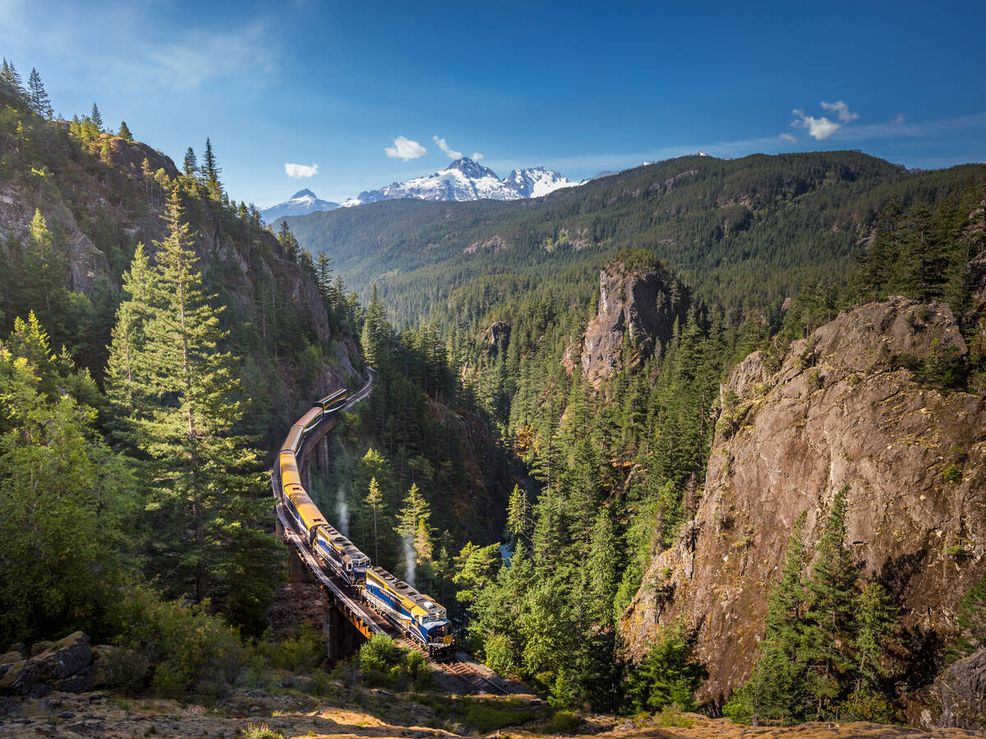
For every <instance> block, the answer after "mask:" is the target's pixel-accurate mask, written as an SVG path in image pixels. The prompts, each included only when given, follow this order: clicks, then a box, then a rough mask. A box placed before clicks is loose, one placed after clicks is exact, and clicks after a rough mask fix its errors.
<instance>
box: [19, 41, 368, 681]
mask: <svg viewBox="0 0 986 739" xmlns="http://www.w3.org/2000/svg"><path fill="white" fill-rule="evenodd" d="M196 160H197V157H196V154H195V152H194V151H193V150H192V149H191V148H190V149H189V150H188V153H187V155H186V157H185V161H184V166H183V169H182V170H179V169H178V168H176V167H175V165H174V164H173V162H172V161H171V160H170V159H169V158H168V157H166V156H164V155H163V154H161V153H159V152H157V151H155V150H154V149H152V148H151V147H149V146H147V145H146V144H143V143H140V142H139V141H137V140H135V138H134V136H133V134H132V133H131V131H130V130H129V128H128V126H127V125H126V124H125V123H121V124H120V126H119V129H118V132H116V133H113V132H110V131H108V130H107V128H106V126H105V125H104V123H103V121H102V120H101V115H100V113H99V110H98V108H97V107H96V106H95V105H94V106H93V109H92V111H90V112H89V113H87V114H86V115H84V116H76V117H74V118H73V120H71V121H65V120H54V119H53V118H52V112H51V104H50V102H48V100H47V95H46V93H45V92H44V87H43V84H42V82H41V80H40V76H38V75H37V74H36V73H33V74H32V75H31V80H30V83H29V85H28V86H27V88H25V87H24V86H22V84H21V80H20V77H19V75H18V74H17V72H16V70H15V69H14V68H13V67H12V66H10V64H9V63H8V62H7V61H6V60H4V62H3V65H2V68H0V264H2V266H3V269H2V270H0V539H2V540H3V546H2V549H0V633H2V634H3V641H4V643H5V644H4V646H9V645H11V644H13V643H15V642H22V643H23V642H28V643H30V642H31V641H37V640H39V639H41V638H47V637H51V636H55V637H60V636H62V635H64V634H65V633H67V632H69V631H71V630H73V629H85V630H86V631H87V633H88V634H91V635H92V636H93V637H94V638H97V639H102V640H106V641H109V640H113V641H114V642H115V643H116V644H118V645H120V646H121V647H123V648H126V649H130V650H132V651H131V652H129V654H130V657H128V658H125V659H130V660H131V661H132V662H133V665H134V670H136V671H137V672H139V673H140V674H137V675H136V677H133V675H134V674H136V673H131V677H132V678H133V680H134V684H133V686H134V687H136V688H140V687H142V683H143V680H144V676H145V674H146V675H147V680H148V681H150V682H151V683H152V684H153V685H154V686H155V688H156V689H158V690H160V691H161V692H162V693H167V694H181V693H184V692H186V691H190V692H205V693H218V692H221V691H222V690H224V689H225V688H226V687H227V686H228V685H229V684H231V682H232V681H234V680H235V679H236V677H237V675H238V674H239V672H240V671H241V670H242V669H243V668H244V666H245V665H246V663H247V661H248V659H250V655H249V653H248V651H247V649H246V647H245V646H244V644H243V643H242V642H241V641H240V638H239V635H238V634H239V633H242V634H245V635H251V636H259V635H261V634H262V633H263V632H264V631H265V629H266V628H267V609H268V606H269V605H270V603H271V600H272V598H273V596H274V593H275V591H276V589H277V588H278V587H279V586H280V584H281V582H282V579H283V562H284V551H283V549H282V547H281V544H280V542H279V541H278V540H277V539H275V537H274V536H273V535H272V523H273V519H272V504H271V502H270V492H269V482H268V481H267V472H266V469H267V464H266V461H267V459H268V458H269V456H268V455H269V448H270V446H271V445H272V444H273V443H276V442H277V441H279V440H280V439H281V438H283V434H284V431H285V429H286V428H287V426H288V424H289V423H290V422H291V421H292V420H293V419H294V418H296V417H297V414H298V408H299V407H308V404H310V402H311V398H312V397H313V396H315V395H316V394H318V393H319V392H322V391H324V390H325V389H326V388H327V387H335V386H337V385H338V384H340V383H349V384H352V385H354V386H355V385H356V384H359V383H361V382H362V381H363V378H364V376H365V372H364V369H363V360H362V356H361V353H360V351H359V348H358V343H357V339H356V336H357V321H358V310H357V307H356V304H355V302H353V299H352V298H351V297H348V296H345V295H341V294H340V293H341V292H343V291H342V290H339V291H336V290H333V285H330V284H329V281H328V279H327V276H326V275H325V273H324V270H323V272H322V274H321V275H320V274H319V270H318V265H317V264H316V263H315V262H314V261H313V260H312V259H311V257H310V256H309V255H307V254H306V253H304V252H303V251H302V250H301V249H299V248H298V247H297V243H296V242H294V241H293V240H292V239H291V238H290V236H289V235H287V234H284V235H282V238H281V239H280V241H279V240H278V239H277V238H276V237H275V236H274V235H273V234H272V233H271V232H269V231H268V230H266V229H264V228H262V227H261V224H260V218H259V214H258V213H257V211H256V210H255V209H253V208H249V207H247V206H246V205H245V204H242V203H240V204H236V203H234V202H233V201H232V200H231V199H230V197H229V195H228V194H227V192H226V189H225V187H224V185H223V182H222V179H221V175H220V173H221V169H220V165H219V163H218V158H217V156H216V154H215V152H214V150H213V148H212V145H211V143H210V142H209V141H208V140H206V142H205V147H204V150H203V151H202V162H201V165H200V164H198V163H197V161H196ZM320 277H321V278H322V279H319V278H320ZM335 287H338V285H336V286H335ZM234 627H235V628H237V629H239V630H240V631H239V632H237V631H236V630H234ZM140 665H143V667H142V668H141V667H140ZM148 667H150V668H151V670H152V671H153V672H152V673H151V672H148ZM5 670H6V668H5ZM141 670H142V672H141ZM16 676H17V673H16V671H15V672H14V673H11V674H8V675H7V677H6V680H7V683H9V682H10V680H12V679H15V678H16ZM5 687H9V685H5Z"/></svg>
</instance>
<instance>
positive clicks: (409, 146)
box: [383, 136, 428, 162]
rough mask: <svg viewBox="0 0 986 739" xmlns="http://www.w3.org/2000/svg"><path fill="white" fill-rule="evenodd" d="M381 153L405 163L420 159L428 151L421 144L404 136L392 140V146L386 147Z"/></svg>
mask: <svg viewBox="0 0 986 739" xmlns="http://www.w3.org/2000/svg"><path fill="white" fill-rule="evenodd" d="M383 151H384V153H385V154H386V155H387V156H389V157H390V158H391V159H403V160H404V161H405V162H409V161H411V160H412V159H420V158H421V157H423V156H424V155H425V154H427V153H428V150H427V149H426V148H424V147H423V146H422V145H421V144H419V143H418V142H417V141H412V140H411V139H409V138H407V137H406V136H398V137H397V138H396V139H394V145H393V146H388V147H386V148H385V149H384V150H383Z"/></svg>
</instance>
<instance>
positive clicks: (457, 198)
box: [342, 157, 582, 208]
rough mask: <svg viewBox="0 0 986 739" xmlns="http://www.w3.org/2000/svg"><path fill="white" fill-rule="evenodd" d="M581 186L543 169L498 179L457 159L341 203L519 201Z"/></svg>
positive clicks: (479, 166)
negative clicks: (401, 200) (425, 172)
mask: <svg viewBox="0 0 986 739" xmlns="http://www.w3.org/2000/svg"><path fill="white" fill-rule="evenodd" d="M580 184H582V183H581V182H573V181H572V180H569V179H568V178H567V177H564V176H563V175H560V174H558V173H557V172H552V171H551V170H548V169H544V168H543V167H535V168H533V169H515V170H514V171H513V172H511V173H510V175H509V176H507V177H505V178H503V179H500V178H499V177H498V176H497V174H496V172H494V171H493V170H492V169H490V168H489V167H484V166H483V165H482V164H479V163H478V162H475V161H473V160H472V159H470V158H469V157H463V158H462V159H456V160H455V161H454V162H452V163H451V164H450V165H449V166H448V167H446V168H445V169H440V170H438V171H437V172H434V173H433V174H430V175H427V176H425V177H415V178H414V179H411V180H408V181H407V182H395V183H393V184H392V185H387V186H386V187H382V188H380V189H379V190H367V191H366V192H361V193H360V194H359V195H357V196H356V197H355V198H347V199H346V200H344V201H343V202H342V206H343V207H344V208H348V207H352V206H354V205H363V204H364V203H376V202H378V201H380V200H400V199H405V198H411V199H415V200H441V201H450V202H461V201H465V200H520V199H522V198H539V197H541V196H542V195H547V194H548V193H549V192H553V191H555V190H559V189H561V188H563V187H575V186H576V185H580Z"/></svg>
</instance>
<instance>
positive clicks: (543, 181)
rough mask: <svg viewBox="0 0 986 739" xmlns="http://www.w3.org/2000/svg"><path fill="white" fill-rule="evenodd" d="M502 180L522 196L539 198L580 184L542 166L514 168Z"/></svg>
mask: <svg viewBox="0 0 986 739" xmlns="http://www.w3.org/2000/svg"><path fill="white" fill-rule="evenodd" d="M502 182H503V183H504V184H505V185H507V187H509V188H510V189H512V190H513V191H514V192H516V193H517V194H518V195H520V197H522V198H540V197H542V196H544V195H547V194H548V193H549V192H554V191H555V190H561V189H563V188H566V187H577V186H579V185H581V184H582V183H581V182H573V181H572V180H570V179H568V178H567V177H566V176H565V175H561V174H558V173H557V172H555V171H553V170H550V169H545V168H544V167H531V168H529V169H515V170H514V171H513V172H511V173H510V174H508V175H507V176H506V177H504V178H503V180H502Z"/></svg>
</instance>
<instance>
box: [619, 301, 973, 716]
mask: <svg viewBox="0 0 986 739" xmlns="http://www.w3.org/2000/svg"><path fill="white" fill-rule="evenodd" d="M966 351H967V348H966V344H965V341H964V339H963V337H962V335H961V334H960V332H959V330H958V327H957V324H956V321H955V319H954V317H953V315H952V312H951V310H950V308H949V307H948V306H947V305H945V304H944V303H928V304H925V303H919V302H917V301H914V300H909V299H904V298H893V299H890V300H888V301H885V302H880V303H869V304H865V305H862V306H859V307H857V308H855V309H853V310H850V311H848V312H845V313H843V314H841V315H840V316H838V317H837V318H836V319H835V320H833V321H831V322H830V323H828V324H825V325H824V326H822V327H820V328H819V329H817V330H816V331H815V332H813V333H812V334H811V336H809V337H808V338H807V339H803V340H800V341H796V342H794V343H793V344H792V345H791V347H790V348H789V349H788V350H787V352H786V354H785V355H784V356H783V359H782V361H781V364H780V367H779V368H777V369H776V370H775V369H774V368H773V367H771V366H769V362H768V358H767V357H766V356H764V355H763V354H761V353H759V352H755V353H753V354H751V355H749V356H748V357H747V358H746V359H745V360H744V361H743V362H741V363H740V364H739V365H738V366H737V367H736V368H735V369H734V370H733V371H732V373H731V375H730V377H729V379H728V381H727V382H726V383H725V384H724V385H723V387H722V390H721V401H720V405H721V415H720V418H719V423H718V426H717V433H716V437H715V440H714V443H713V447H712V452H711V455H710V458H709V462H708V471H707V478H706V484H705V490H704V494H703V495H702V497H701V500H700V502H699V503H698V508H697V511H696V513H695V515H694V518H693V519H692V520H691V521H689V522H687V523H686V524H685V525H684V527H683V530H682V532H681V534H680V537H679V539H678V541H677V543H676V544H675V545H674V546H672V547H671V548H669V549H667V550H665V551H664V552H661V553H659V554H657V555H656V556H654V558H653V559H652V561H651V564H650V568H649V570H648V572H647V573H646V574H645V576H644V579H643V583H644V584H643V586H642V587H641V589H640V591H639V592H638V594H637V595H636V597H635V598H634V600H633V602H632V603H631V605H630V607H629V608H628V609H627V610H626V612H625V613H624V614H623V617H622V619H621V631H622V633H623V637H624V638H625V640H626V644H627V648H628V651H629V652H630V654H631V655H640V654H642V653H643V652H644V651H645V650H646V647H647V644H648V643H649V639H650V638H651V637H652V635H653V634H654V633H655V629H656V628H657V627H660V626H665V625H668V624H672V623H676V622H684V623H685V624H687V625H688V626H689V627H691V628H693V629H694V630H695V632H696V638H697V642H696V653H697V656H698V658H699V659H700V660H701V661H702V662H703V663H704V664H705V666H706V667H707V669H708V672H709V676H708V680H707V681H706V682H705V683H704V685H703V687H702V689H701V693H700V695H701V697H702V698H704V699H706V700H710V701H712V702H718V701H720V700H722V699H723V698H724V697H725V696H727V695H728V694H729V693H730V691H731V690H733V689H734V688H736V687H737V686H738V685H739V684H740V683H741V682H742V680H743V679H744V678H745V677H747V676H748V675H749V673H750V669H751V667H752V665H753V663H754V661H755V659H756V657H757V643H758V641H759V640H760V638H761V635H762V633H763V623H764V616H765V614H766V601H767V598H766V596H767V593H768V592H769V590H770V588H771V587H772V585H773V584H774V583H775V582H776V580H777V578H778V576H779V567H780V563H781V561H782V558H783V555H784V552H785V549H786V545H787V541H788V537H789V535H790V533H791V529H792V526H793V524H794V521H795V520H796V519H797V518H798V516H799V515H801V514H805V515H806V516H807V519H806V532H807V538H808V541H809V544H810V543H811V542H813V541H815V540H817V538H818V536H819V532H820V526H821V524H822V522H823V520H824V517H825V512H826V510H827V508H828V506H829V504H830V501H831V499H832V497H833V496H834V494H835V492H836V491H837V490H838V489H839V488H841V487H843V486H848V489H849V493H848V503H849V505H848V516H847V521H846V523H847V530H848V540H849V542H851V544H852V546H853V548H854V551H855V552H856V556H857V559H858V561H859V562H860V564H861V566H862V567H863V573H864V575H866V576H869V577H871V578H873V579H876V580H877V581H879V582H880V583H881V584H883V585H884V587H886V588H887V590H888V591H889V592H890V594H891V596H892V597H893V598H894V599H895V600H896V601H897V602H898V603H899V604H900V606H901V607H902V623H903V626H904V629H905V632H906V633H905V634H904V641H905V644H906V647H905V648H906V652H907V655H908V656H907V659H908V660H909V662H908V665H909V668H908V671H907V673H908V675H909V680H910V682H911V684H910V685H909V686H908V688H909V689H910V690H919V689H921V688H922V687H924V686H925V685H927V683H928V682H930V680H931V679H932V678H933V677H934V675H935V673H936V672H937V670H938V669H940V667H941V664H942V660H943V645H945V644H947V643H948V642H949V641H950V640H951V639H952V638H954V636H955V634H956V632H957V628H958V627H957V621H956V618H957V615H956V614H957V610H958V607H959V601H960V600H961V598H962V596H963V594H964V593H965V592H966V590H967V589H968V588H969V587H970V586H971V585H972V584H974V583H975V582H976V581H977V580H978V579H979V578H981V577H983V575H984V573H986V499H984V497H983V495H984V490H986V398H984V397H983V396H981V395H977V394H973V393H967V392H958V391H952V392H946V391H942V390H939V389H936V388H934V387H930V386H929V385H928V384H927V383H926V382H921V379H922V376H923V375H924V376H927V374H928V371H929V368H932V369H933V368H934V367H935V366H938V365H939V364H940V363H942V362H947V361H950V358H954V357H957V356H958V357H961V356H962V355H964V354H965V353H966ZM915 718H916V719H917V718H918V717H915Z"/></svg>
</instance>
